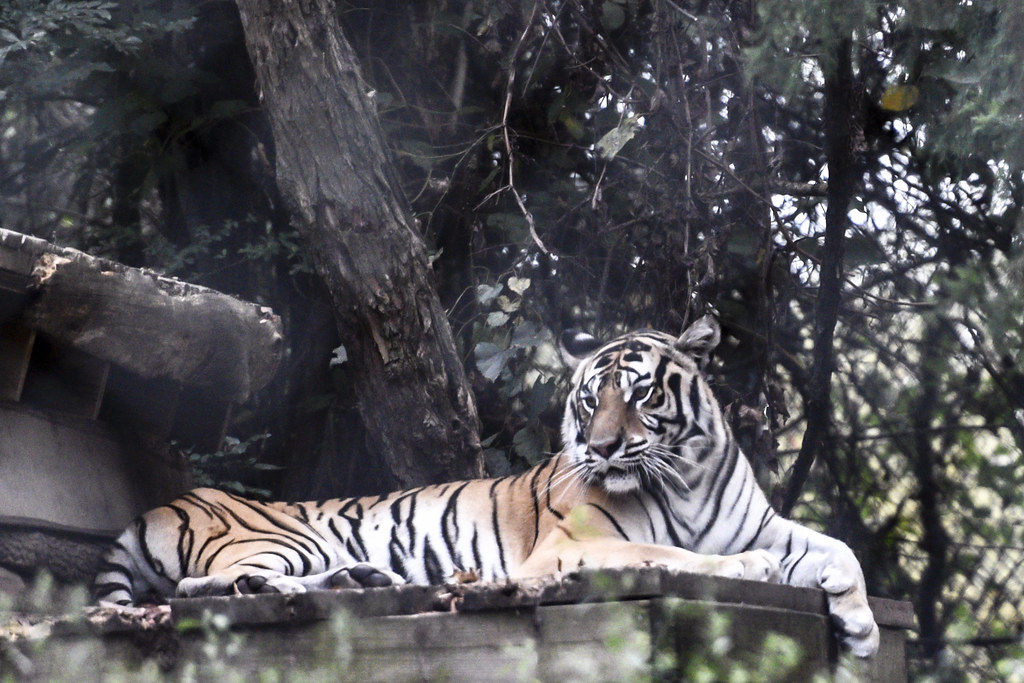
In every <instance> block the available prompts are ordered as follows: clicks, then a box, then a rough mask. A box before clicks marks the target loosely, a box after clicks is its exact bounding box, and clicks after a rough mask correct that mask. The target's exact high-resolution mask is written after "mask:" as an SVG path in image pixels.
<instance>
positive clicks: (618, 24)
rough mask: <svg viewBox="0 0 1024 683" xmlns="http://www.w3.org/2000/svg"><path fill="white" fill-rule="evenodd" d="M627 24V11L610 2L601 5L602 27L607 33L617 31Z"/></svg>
mask: <svg viewBox="0 0 1024 683" xmlns="http://www.w3.org/2000/svg"><path fill="white" fill-rule="evenodd" d="M625 23H626V11H625V10H624V9H622V7H621V6H620V5H618V4H616V3H614V2H610V0H608V1H606V2H604V3H603V4H602V5H601V26H603V27H604V29H605V30H606V31H616V30H618V29H620V28H622V26H623V24H625Z"/></svg>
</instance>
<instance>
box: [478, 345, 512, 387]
mask: <svg viewBox="0 0 1024 683" xmlns="http://www.w3.org/2000/svg"><path fill="white" fill-rule="evenodd" d="M512 353H514V352H513V351H512V350H510V349H502V348H501V347H499V346H498V345H497V344H492V343H491V342H480V343H479V344H477V345H476V346H475V347H473V356H474V357H475V359H476V367H477V369H478V370H479V371H480V374H482V375H483V376H484V377H486V378H487V379H489V380H491V381H492V382H493V381H495V380H497V379H498V377H500V376H501V371H502V370H504V369H505V365H506V364H507V363H508V359H509V358H510V357H511V356H512Z"/></svg>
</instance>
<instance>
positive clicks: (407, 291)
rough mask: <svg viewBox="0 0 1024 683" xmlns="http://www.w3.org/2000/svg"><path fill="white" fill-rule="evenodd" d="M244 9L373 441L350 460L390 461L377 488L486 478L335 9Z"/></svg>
mask: <svg viewBox="0 0 1024 683" xmlns="http://www.w3.org/2000/svg"><path fill="white" fill-rule="evenodd" d="M238 7H239V10H240V12H241V16H242V24H243V26H244V29H245V39H246V45H247V47H248V50H249V55H250V57H251V58H252V61H253V65H254V67H255V70H256V75H257V79H258V82H259V86H260V88H261V97H262V98H263V104H264V107H265V109H266V112H267V115H268V117H269V118H270V121H271V127H272V130H273V137H274V144H275V147H276V149H275V154H276V159H275V161H276V172H277V183H278V187H279V189H280V190H281V194H282V196H283V197H284V199H285V201H286V202H287V204H288V206H287V208H288V211H289V213H290V214H291V218H292V221H293V222H294V223H295V225H296V227H297V228H298V230H299V231H300V233H301V234H302V235H303V237H304V239H305V241H306V244H307V246H308V249H309V253H310V254H311V256H312V258H313V262H314V265H315V267H316V269H317V272H318V274H319V275H320V277H321V278H322V279H323V281H324V283H325V284H326V286H327V289H328V291H329V292H330V296H331V300H332V303H333V306H334V312H335V319H336V322H337V326H338V331H339V334H340V336H341V339H342V341H343V343H344V346H345V350H346V353H347V356H348V360H347V365H346V369H347V373H346V374H347V376H348V377H350V378H351V382H352V391H353V392H354V395H355V401H356V403H357V412H358V414H359V416H360V418H361V420H362V423H363V426H364V427H365V434H366V437H365V443H346V444H345V450H346V451H347V453H346V457H355V458H358V459H357V461H356V462H358V463H359V465H358V466H359V467H373V465H372V464H371V463H373V462H374V461H375V460H376V461H377V462H381V463H382V464H383V467H381V468H380V469H381V470H382V477H381V480H380V485H381V489H385V488H392V487H395V486H402V487H407V486H414V485H419V484H425V483H428V482H435V481H441V480H451V479H456V478H465V477H473V476H479V475H480V474H482V464H481V463H482V460H481V457H480V444H479V434H478V420H477V414H476V408H475V405H474V403H473V397H472V394H471V393H470V390H469V388H468V385H467V383H466V380H465V376H464V371H463V367H462V363H461V360H460V358H459V357H458V354H457V353H456V352H455V346H454V342H453V340H452V335H451V329H450V327H449V325H448V321H447V319H446V317H445V313H444V310H443V309H442V307H441V305H440V302H439V300H438V297H437V294H436V291H435V289H434V286H433V283H432V280H431V273H430V269H429V266H428V262H427V256H426V249H425V246H424V244H423V241H422V240H421V238H420V236H419V235H418V233H417V232H416V230H415V229H414V225H413V221H412V218H411V215H410V211H409V208H408V203H407V201H406V200H405V198H404V197H402V196H401V194H400V191H399V190H398V185H397V183H396V182H395V181H394V177H393V171H392V167H391V164H390V160H389V158H388V154H387V152H386V150H385V148H384V144H383V141H382V134H381V130H380V126H379V123H378V121H377V116H376V112H375V110H374V108H373V99H372V94H371V93H370V88H369V87H368V86H367V85H366V83H365V82H364V81H363V79H362V77H361V75H360V71H359V67H358V64H357V63H356V58H355V56H354V54H353V52H352V50H351V48H350V47H349V45H348V43H347V42H346V40H345V38H344V37H343V36H342V34H341V31H340V28H339V27H338V25H337V22H336V20H335V17H334V14H333V4H332V3H329V2H327V1H326V0H298V1H293V2H287V3H280V2H276V1H274V0H238ZM327 360H328V359H326V358H325V359H324V369H323V370H324V372H325V373H326V372H328V367H327ZM378 459H379V460H378Z"/></svg>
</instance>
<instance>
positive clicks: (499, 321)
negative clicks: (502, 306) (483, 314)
mask: <svg viewBox="0 0 1024 683" xmlns="http://www.w3.org/2000/svg"><path fill="white" fill-rule="evenodd" d="M507 322H508V313H502V312H501V311H494V312H493V313H488V314H487V326H488V327H501V326H502V325H504V324H505V323H507Z"/></svg>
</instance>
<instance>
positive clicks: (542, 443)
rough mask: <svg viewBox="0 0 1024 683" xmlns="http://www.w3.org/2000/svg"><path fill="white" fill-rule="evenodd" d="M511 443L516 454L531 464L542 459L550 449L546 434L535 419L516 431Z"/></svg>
mask: <svg viewBox="0 0 1024 683" xmlns="http://www.w3.org/2000/svg"><path fill="white" fill-rule="evenodd" d="M512 445H513V446H514V447H515V449H516V454H517V455H518V456H519V457H521V458H523V459H524V460H526V461H527V462H528V463H530V464H531V465H532V464H535V463H538V462H540V461H541V460H543V459H544V458H545V457H547V455H548V453H549V452H550V451H551V447H550V444H549V442H548V438H547V434H546V432H545V431H544V429H543V428H542V427H541V426H540V424H538V423H537V422H536V421H532V422H530V424H528V425H526V426H525V427H523V428H522V429H520V430H519V431H518V432H516V433H515V436H513V437H512Z"/></svg>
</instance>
